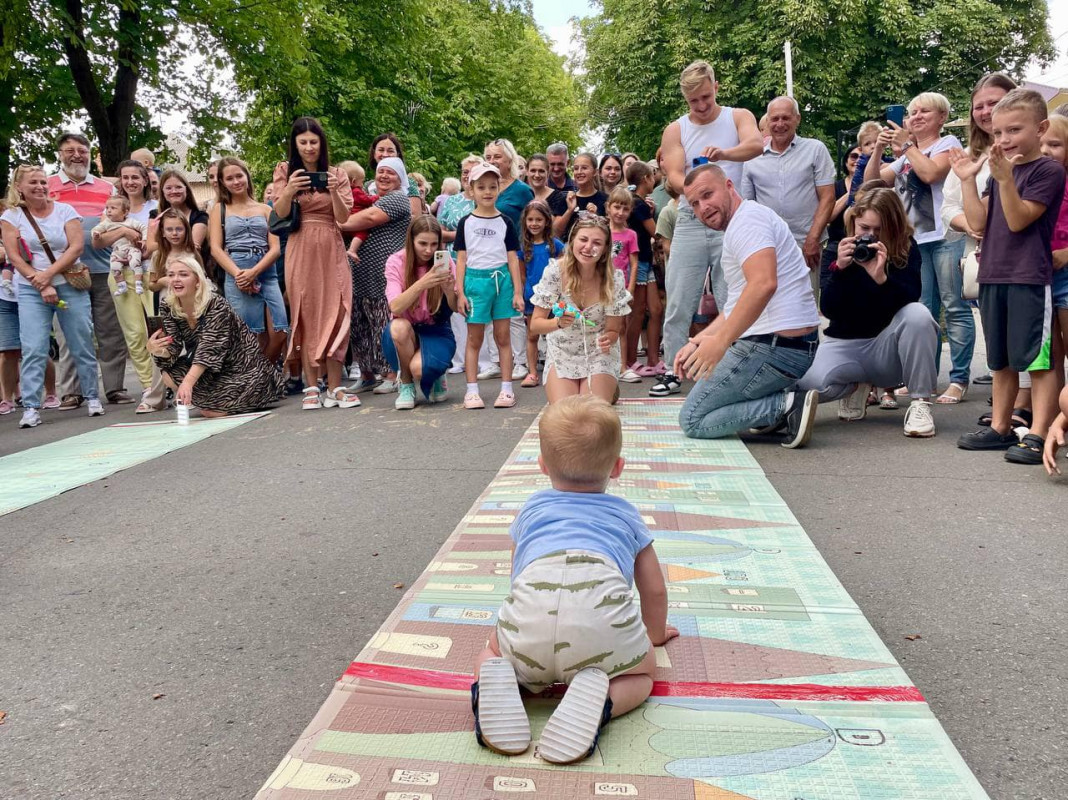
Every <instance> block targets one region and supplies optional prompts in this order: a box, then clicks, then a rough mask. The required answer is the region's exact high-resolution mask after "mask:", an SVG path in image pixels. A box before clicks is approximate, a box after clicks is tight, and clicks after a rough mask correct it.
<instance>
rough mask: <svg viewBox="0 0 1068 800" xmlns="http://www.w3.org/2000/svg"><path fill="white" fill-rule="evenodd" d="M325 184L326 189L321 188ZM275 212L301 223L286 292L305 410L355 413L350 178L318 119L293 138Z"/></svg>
mask: <svg viewBox="0 0 1068 800" xmlns="http://www.w3.org/2000/svg"><path fill="white" fill-rule="evenodd" d="M324 184H325V189H323V188H314V187H321V186H323V185H324ZM274 194H275V201H274V210H275V213H276V214H277V215H278V216H279V217H280V218H282V219H286V218H287V217H288V218H291V219H293V218H294V217H293V214H294V207H295V206H299V211H297V212H296V213H297V214H298V215H299V224H298V227H297V230H295V231H291V233H290V234H289V241H288V244H287V245H286V264H285V271H286V289H287V291H288V294H289V310H290V330H291V336H290V339H289V352H290V354H291V355H292V354H293V353H295V352H297V351H298V350H299V352H300V360H301V367H302V368H303V371H304V387H305V388H304V400H303V402H302V403H301V408H302V409H304V410H308V411H311V410H315V409H318V408H323V407H324V406H325V407H326V408H335V407H341V408H353V407H355V406H358V405H359V404H360V399H359V398H358V397H357V396H356V395H355V394H353V393H351V392H348V391H346V390H344V389H342V388H341V367H342V365H343V364H344V362H345V352H346V350H347V349H348V338H349V319H350V318H351V316H352V275H351V273H350V272H349V261H348V257H347V256H346V255H345V243H344V242H343V241H342V239H341V230H340V229H339V228H338V225H340V224H341V223H342V222H344V221H345V220H347V219H348V218H349V209H351V208H352V190H351V188H350V187H349V180H348V178H347V177H346V176H345V173H344V172H342V171H341V170H340V169H338V168H337V167H331V166H330V150H329V146H328V144H327V141H326V133H325V132H324V131H323V128H322V126H321V125H320V124H319V121H318V120H316V119H313V118H312V117H298V118H297V119H296V120H295V121H294V122H293V127H292V129H291V130H290V132H289V161H283V162H282V163H280V164H279V165H278V166H277V167H275V169H274ZM324 361H325V362H326V382H327V391H326V396H325V397H320V396H319V395H320V392H319V386H318V383H319V372H320V369H321V367H322V365H323V362H324Z"/></svg>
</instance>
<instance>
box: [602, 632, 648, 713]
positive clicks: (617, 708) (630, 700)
mask: <svg viewBox="0 0 1068 800" xmlns="http://www.w3.org/2000/svg"><path fill="white" fill-rule="evenodd" d="M655 672H656V655H655V654H654V652H653V648H652V646H651V645H650V647H649V652H648V653H646V654H645V658H643V659H642V662H641V663H640V664H639V665H638V666H636V667H634V668H633V669H629V670H627V671H626V672H624V673H623V674H622V675H616V676H615V677H614V678H612V679H611V680H610V681H609V682H608V696H609V697H610V698H611V699H612V719H615V718H616V717H621V716H623V715H624V714H626V713H627V712H628V711H633V710H634V709H636V708H637V707H638V706H640V705H641V704H642V703H644V702H645V701H646V700H647V699H648V698H649V695H650V693H651V692H652V691H653V674H654V673H655Z"/></svg>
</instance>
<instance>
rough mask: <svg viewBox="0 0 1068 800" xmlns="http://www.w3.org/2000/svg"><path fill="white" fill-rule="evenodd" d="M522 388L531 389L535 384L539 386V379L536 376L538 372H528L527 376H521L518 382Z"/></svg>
mask: <svg viewBox="0 0 1068 800" xmlns="http://www.w3.org/2000/svg"><path fill="white" fill-rule="evenodd" d="M519 385H520V386H522V387H523V388H524V389H533V388H535V387H537V386H541V380H540V379H539V378H538V373H536V372H530V373H528V374H527V377H525V378H523V382H522V383H521V384H519Z"/></svg>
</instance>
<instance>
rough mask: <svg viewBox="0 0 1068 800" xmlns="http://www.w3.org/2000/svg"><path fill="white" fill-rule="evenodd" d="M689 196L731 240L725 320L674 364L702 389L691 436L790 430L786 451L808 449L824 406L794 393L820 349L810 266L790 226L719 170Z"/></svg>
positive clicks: (694, 402)
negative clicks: (741, 191) (745, 197)
mask: <svg viewBox="0 0 1068 800" xmlns="http://www.w3.org/2000/svg"><path fill="white" fill-rule="evenodd" d="M683 191H685V193H686V199H687V200H688V201H689V203H690V205H691V206H692V207H693V212H694V215H695V216H696V217H697V218H698V219H699V220H700V221H701V222H702V223H703V224H704V225H706V226H708V227H709V228H712V229H713V230H717V231H723V234H724V235H723V257H722V262H721V263H722V268H723V277H724V279H725V280H726V283H727V303H726V306H725V307H724V308H723V309H722V313H721V314H720V316H719V317H718V318H717V319H716V320H715V321H714V322H713V323H712V324H711V325H709V326H708V327H707V328H706V329H705V330H704V331H702V332H701V333H700V334H698V335H697V336H695V337H693V338H692V339H690V341H689V342H688V343H687V344H686V345H685V346H684V347H683V348H682V349H681V350H680V351H679V353H678V355H677V356H676V357H675V365H674V372H675V374H676V375H680V376H688V377H690V378H693V379H694V380H696V381H697V383H696V385H695V386H694V387H693V389H692V390H691V391H690V394H689V396H688V397H687V398H686V402H685V403H684V404H683V407H682V412H681V413H680V414H679V424H680V425H681V426H682V430H683V433H685V434H686V435H687V436H690V437H692V438H695V439H714V438H717V437H720V436H729V435H730V434H732V433H736V432H738V431H744V430H748V429H750V428H759V429H764V430H775V429H778V428H780V427H785V429H786V437H785V440H784V441H783V447H788V448H794V447H801V446H803V445H804V444H806V443H807V442H808V439H809V436H810V435H811V432H812V422H813V420H814V419H815V415H816V407H817V404H818V402H819V396H818V393H817V392H816V391H809V392H795V391H794V387H795V386H796V384H797V381H798V379H799V378H801V376H802V375H804V374H805V372H806V371H807V370H808V368H809V367H810V366H811V365H812V360H813V358H815V355H816V347H817V345H818V343H819V334H818V330H817V329H818V326H819V312H818V311H817V309H816V301H815V298H814V297H813V294H812V285H811V283H810V282H809V270H808V266H807V265H806V264H805V257H804V256H803V255H802V254H801V249H800V248H799V247H798V246H797V243H796V242H795V241H794V237H793V235H792V234H791V233H790V228H789V226H788V225H787V224H786V223H785V222H784V221H783V220H782V219H781V218H780V217H779V216H778V215H776V214H775V212H774V211H772V210H771V209H769V208H766V207H764V206H762V205H759V204H758V203H755V202H753V201H752V200H743V199H742V197H741V195H739V194H738V192H737V191H735V188H734V183H733V182H732V181H730V180H729V179H727V177H726V176H725V175H724V174H723V170H721V169H720V168H719V167H718V166H716V165H715V164H706V165H703V166H700V167H698V168H697V169H695V170H693V171H692V172H690V173H689V174H688V175H687V176H686V181H685V183H684V185H683Z"/></svg>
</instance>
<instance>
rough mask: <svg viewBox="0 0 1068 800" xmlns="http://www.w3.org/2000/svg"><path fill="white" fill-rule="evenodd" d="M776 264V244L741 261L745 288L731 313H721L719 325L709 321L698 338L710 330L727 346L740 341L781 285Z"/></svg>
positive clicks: (706, 336)
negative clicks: (709, 323) (711, 323)
mask: <svg viewBox="0 0 1068 800" xmlns="http://www.w3.org/2000/svg"><path fill="white" fill-rule="evenodd" d="M777 268H778V262H777V261H776V259H775V249H774V248H771V247H765V248H764V249H763V250H757V251H756V252H755V253H753V255H751V256H749V258H747V259H746V260H745V262H744V263H743V264H742V274H743V275H745V288H744V289H743V290H742V294H741V296H740V297H739V298H738V303H737V304H736V305H735V306H734V310H733V311H731V313H730V315H729V316H724V315H722V314H721V315H720V319H722V320H723V322H722V324H721V325H720V326H712V325H710V326H708V327H707V328H705V330H704V331H703V332H702V333H700V334H698V336H697V337H696V338H699V339H700V338H710V336H709V334H711V336H718V337H719V338H720V340H721V341H722V342H723V343H724V349H726V348H727V347H730V345H731V344H733V343H734V342H735V341H737V339H738V337H739V336H741V335H742V334H743V333H745V332H746V331H747V330H749V328H750V326H752V324H753V323H754V322H756V321H757V319H758V318H759V317H760V315H761V314H762V313H764V309H765V308H766V307H767V305H768V301H769V300H771V298H772V296H773V295H774V294H775V290H776V289H777V288H778V287H779V278H778V270H777Z"/></svg>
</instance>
